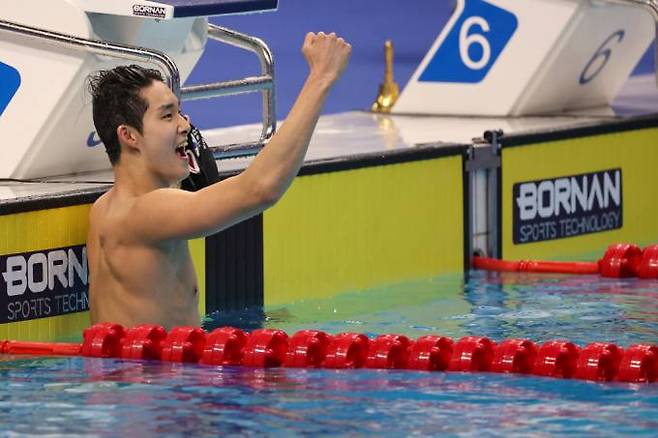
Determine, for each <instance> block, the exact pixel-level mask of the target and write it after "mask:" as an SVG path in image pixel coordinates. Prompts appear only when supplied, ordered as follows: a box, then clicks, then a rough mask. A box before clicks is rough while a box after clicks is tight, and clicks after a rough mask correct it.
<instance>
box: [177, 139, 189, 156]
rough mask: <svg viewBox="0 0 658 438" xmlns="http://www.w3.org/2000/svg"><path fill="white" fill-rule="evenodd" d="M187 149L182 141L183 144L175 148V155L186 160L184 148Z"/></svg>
mask: <svg viewBox="0 0 658 438" xmlns="http://www.w3.org/2000/svg"><path fill="white" fill-rule="evenodd" d="M186 147H187V142H186V141H184V142H183V143H181V144H179V145H178V146H176V155H178V156H179V157H180V158H182V159H185V160H187V154H186V153H185V148H186Z"/></svg>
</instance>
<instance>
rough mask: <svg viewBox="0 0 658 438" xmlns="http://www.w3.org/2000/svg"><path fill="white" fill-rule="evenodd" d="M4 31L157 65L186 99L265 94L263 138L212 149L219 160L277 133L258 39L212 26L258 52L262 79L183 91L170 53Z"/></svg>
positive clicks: (270, 81) (10, 26)
mask: <svg viewBox="0 0 658 438" xmlns="http://www.w3.org/2000/svg"><path fill="white" fill-rule="evenodd" d="M0 31H9V32H13V33H16V34H19V35H22V36H26V37H29V38H35V39H39V40H41V41H43V42H45V43H47V44H53V45H55V46H63V47H68V48H73V49H77V50H83V51H87V52H90V53H95V54H98V55H104V56H110V57H113V58H119V59H128V60H133V61H142V62H148V63H153V64H157V65H159V66H160V67H161V70H162V71H163V74H164V79H165V82H166V84H167V86H168V87H169V88H170V89H171V91H172V92H173V93H174V94H175V95H176V96H178V97H179V98H181V99H182V100H196V99H207V98H212V97H220V96H227V95H234V94H240V93H250V92H254V91H262V93H263V130H262V133H261V137H260V139H259V140H258V141H257V142H254V143H251V142H250V143H242V144H236V145H227V146H215V147H212V148H211V149H212V150H213V152H214V154H215V156H216V158H225V157H228V156H241V155H251V154H254V153H256V152H258V150H260V148H262V147H263V146H264V145H265V143H266V142H267V141H268V140H269V139H270V138H271V137H272V135H274V131H275V130H276V116H275V98H274V62H273V60H272V53H271V52H270V50H269V48H268V47H267V45H265V43H264V42H263V41H262V40H260V39H258V38H254V37H250V36H248V35H245V34H242V33H239V32H235V31H232V30H230V29H225V28H221V27H219V26H215V25H212V24H209V25H208V37H209V38H211V39H214V40H217V41H220V42H223V43H226V44H230V45H233V46H235V47H239V48H242V49H245V50H250V51H252V52H254V53H256V54H257V55H258V57H259V59H260V62H261V72H262V76H258V77H249V78H243V79H238V80H234V81H224V82H215V83H210V84H202V85H194V86H189V87H183V88H181V86H180V73H179V70H178V67H177V66H176V64H175V63H174V61H173V60H172V59H171V58H170V57H169V56H168V55H167V54H165V53H162V52H160V51H158V50H154V49H148V48H144V47H136V46H129V45H125V44H118V43H110V42H107V41H98V40H90V39H86V38H81V37H76V36H73V35H68V34H65V33H60V32H54V31H49V30H45V29H40V28H37V27H32V26H27V25H24V24H19V23H13V22H10V21H5V20H0Z"/></svg>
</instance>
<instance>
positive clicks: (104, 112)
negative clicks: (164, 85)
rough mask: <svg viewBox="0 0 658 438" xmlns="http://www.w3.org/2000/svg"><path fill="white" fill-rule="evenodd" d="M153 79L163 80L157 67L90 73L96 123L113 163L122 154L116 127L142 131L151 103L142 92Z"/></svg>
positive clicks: (89, 82)
mask: <svg viewBox="0 0 658 438" xmlns="http://www.w3.org/2000/svg"><path fill="white" fill-rule="evenodd" d="M153 81H161V82H162V81H163V78H162V74H161V73H160V72H159V71H158V70H154V69H149V68H144V67H140V66H139V65H134V64H133V65H122V66H119V67H115V68H113V69H111V70H102V71H99V72H96V73H94V74H92V75H90V76H89V79H88V89H89V93H90V94H91V96H92V111H93V117H94V126H95V127H96V132H97V133H98V137H99V138H100V139H101V141H102V142H103V144H104V145H105V150H106V151H107V155H108V157H109V158H110V163H112V165H113V166H114V165H115V164H116V163H118V162H119V157H120V155H121V145H120V144H119V139H118V137H117V127H118V126H119V125H129V126H132V127H133V128H135V129H137V131H139V133H140V134H141V133H142V129H143V127H144V125H143V123H142V121H143V118H144V113H145V112H146V110H147V109H148V103H147V102H146V100H144V99H143V98H142V97H141V95H140V91H142V89H143V88H146V87H148V86H149V85H151V84H152V83H153Z"/></svg>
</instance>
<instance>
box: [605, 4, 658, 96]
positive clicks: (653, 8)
mask: <svg viewBox="0 0 658 438" xmlns="http://www.w3.org/2000/svg"><path fill="white" fill-rule="evenodd" d="M604 1H605V2H607V3H614V4H618V5H624V6H637V7H640V8H642V9H644V10H645V11H647V12H649V14H651V16H652V17H653V20H654V21H655V22H656V40H658V0H604ZM654 60H655V69H656V85H657V86H658V44H656V51H655V52H654Z"/></svg>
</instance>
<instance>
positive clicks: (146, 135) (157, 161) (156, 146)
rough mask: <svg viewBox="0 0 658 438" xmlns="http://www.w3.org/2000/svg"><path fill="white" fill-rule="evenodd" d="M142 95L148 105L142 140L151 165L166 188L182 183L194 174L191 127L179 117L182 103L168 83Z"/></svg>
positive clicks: (158, 83) (154, 84)
mask: <svg viewBox="0 0 658 438" xmlns="http://www.w3.org/2000/svg"><path fill="white" fill-rule="evenodd" d="M141 95H142V97H143V98H144V99H145V100H146V102H147V103H148V109H147V110H146V112H145V113H144V118H143V130H142V131H143V134H142V136H141V138H140V141H141V143H142V144H143V148H142V153H143V154H145V158H146V162H147V165H148V167H149V169H150V170H151V171H152V172H153V173H154V176H156V178H158V179H160V180H162V182H163V183H164V184H165V185H171V184H173V183H177V182H180V181H182V180H183V179H185V178H186V177H187V176H188V175H189V174H190V169H189V165H188V159H187V156H186V155H185V145H186V141H187V133H188V132H189V130H190V124H189V122H188V120H187V119H186V118H185V117H183V116H182V115H181V114H180V113H179V102H178V99H177V98H176V96H175V95H174V93H172V92H171V90H170V89H169V87H167V86H166V85H165V84H164V83H162V82H160V81H154V82H153V84H152V85H150V86H149V87H146V88H144V89H143V90H142V92H141Z"/></svg>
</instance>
